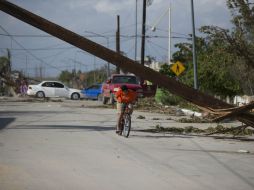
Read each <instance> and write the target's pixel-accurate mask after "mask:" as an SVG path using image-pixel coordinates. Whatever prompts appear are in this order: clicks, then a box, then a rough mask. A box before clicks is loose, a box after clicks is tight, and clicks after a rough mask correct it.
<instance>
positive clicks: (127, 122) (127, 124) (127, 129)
mask: <svg viewBox="0 0 254 190" xmlns="http://www.w3.org/2000/svg"><path fill="white" fill-rule="evenodd" d="M130 130H131V116H130V115H129V114H125V116H124V125H123V132H122V135H123V136H124V137H126V138H127V137H128V136H129V134H130Z"/></svg>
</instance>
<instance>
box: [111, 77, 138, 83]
mask: <svg viewBox="0 0 254 190" xmlns="http://www.w3.org/2000/svg"><path fill="white" fill-rule="evenodd" d="M112 83H113V84H117V83H128V84H138V81H137V78H136V77H135V76H114V77H113V80H112Z"/></svg>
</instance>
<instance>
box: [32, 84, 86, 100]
mask: <svg viewBox="0 0 254 190" xmlns="http://www.w3.org/2000/svg"><path fill="white" fill-rule="evenodd" d="M27 95H29V96H36V97H38V98H45V97H65V98H70V99H73V100H79V99H80V98H83V94H82V93H81V90H78V89H74V88H68V87H67V86H65V85H64V84H63V83H61V82H58V81H43V82H41V83H40V84H38V85H29V86H28V90H27Z"/></svg>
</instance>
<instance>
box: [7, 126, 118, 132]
mask: <svg viewBox="0 0 254 190" xmlns="http://www.w3.org/2000/svg"><path fill="white" fill-rule="evenodd" d="M8 129H82V130H89V131H112V130H115V127H104V126H85V125H84V126H82V125H16V126H15V127H12V128H8Z"/></svg>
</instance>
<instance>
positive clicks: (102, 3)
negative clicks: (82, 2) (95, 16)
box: [94, 0, 134, 14]
mask: <svg viewBox="0 0 254 190" xmlns="http://www.w3.org/2000/svg"><path fill="white" fill-rule="evenodd" d="M133 4H134V1H133V0H125V1H124V0H118V1H116V0H99V1H98V2H96V3H95V6H94V7H95V9H96V11H98V12H99V13H107V14H112V13H114V12H117V11H121V10H124V9H126V10H127V9H129V8H131V5H133Z"/></svg>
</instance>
